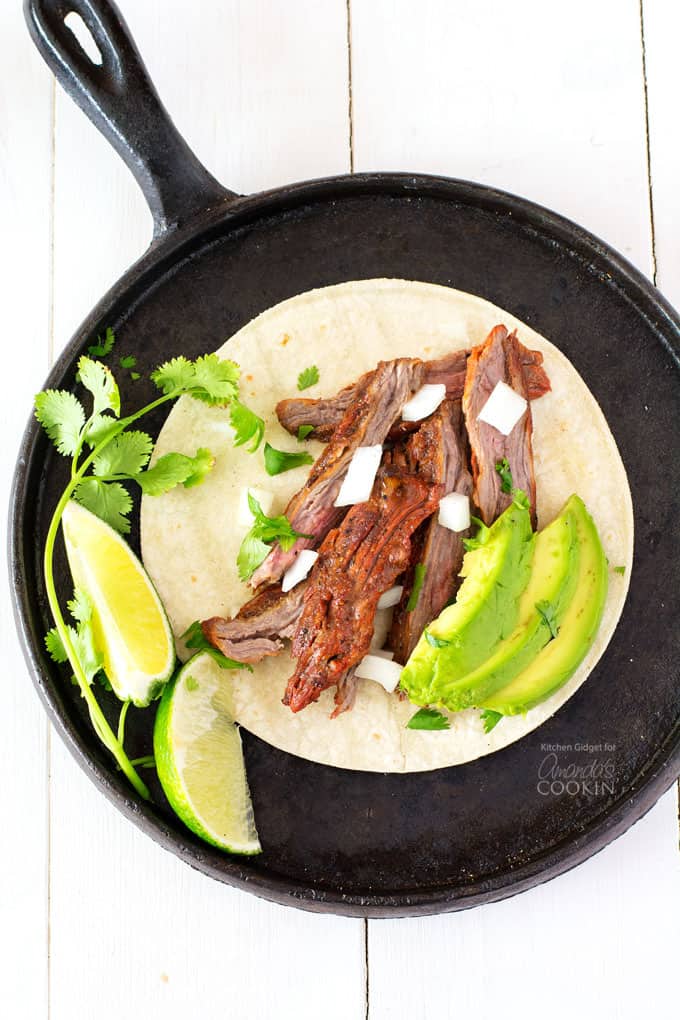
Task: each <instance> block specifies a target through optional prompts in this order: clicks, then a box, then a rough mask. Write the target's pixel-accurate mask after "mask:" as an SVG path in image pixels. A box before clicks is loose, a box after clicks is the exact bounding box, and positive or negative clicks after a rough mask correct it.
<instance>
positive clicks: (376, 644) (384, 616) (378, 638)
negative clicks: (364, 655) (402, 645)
mask: <svg viewBox="0 0 680 1020" xmlns="http://www.w3.org/2000/svg"><path fill="white" fill-rule="evenodd" d="M393 615H394V614H393V611H392V609H376V611H375V616H374V617H373V637H372V638H371V646H370V648H369V651H370V652H375V651H376V649H378V648H382V647H383V645H384V644H385V642H386V641H387V635H388V634H389V632H390V627H391V626H392V616H393Z"/></svg>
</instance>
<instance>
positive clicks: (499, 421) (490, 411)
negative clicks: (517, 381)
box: [477, 382, 529, 436]
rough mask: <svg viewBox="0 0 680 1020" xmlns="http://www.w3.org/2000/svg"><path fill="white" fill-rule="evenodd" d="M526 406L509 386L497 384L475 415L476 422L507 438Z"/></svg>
mask: <svg viewBox="0 0 680 1020" xmlns="http://www.w3.org/2000/svg"><path fill="white" fill-rule="evenodd" d="M528 406H529V405H528V404H527V402H526V400H525V399H524V397H521V396H520V395H519V393H515V391H514V390H513V389H511V387H510V386H508V385H507V384H506V383H504V382H497V383H496V385H495V386H494V388H493V389H492V391H491V393H490V394H489V397H488V399H487V401H486V403H485V404H484V407H483V408H482V409H481V411H480V412H479V414H478V415H477V420H478V421H484V422H486V424H487V425H491V426H492V427H493V428H495V429H497V430H498V431H499V432H502V433H503V435H504V436H509V435H510V433H511V432H512V430H513V429H514V427H515V425H516V424H517V422H518V421H519V420H520V418H521V417H522V415H523V414H524V412H525V411H526V409H527V407H528Z"/></svg>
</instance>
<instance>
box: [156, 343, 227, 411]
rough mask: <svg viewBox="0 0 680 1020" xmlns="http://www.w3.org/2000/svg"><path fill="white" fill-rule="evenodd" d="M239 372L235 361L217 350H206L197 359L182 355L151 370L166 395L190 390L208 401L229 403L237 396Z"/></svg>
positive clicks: (198, 397) (209, 402) (197, 398)
mask: <svg viewBox="0 0 680 1020" xmlns="http://www.w3.org/2000/svg"><path fill="white" fill-rule="evenodd" d="M240 374H241V369H240V368H239V366H238V365H237V364H236V362H235V361H229V360H227V359H226V358H220V357H218V355H217V354H204V355H202V356H201V357H200V358H197V359H196V361H189V359H188V358H185V357H183V356H182V355H180V357H178V358H172V359H171V360H170V361H166V362H165V364H164V365H161V366H160V368H157V369H156V370H155V372H152V373H151V379H152V381H153V382H154V383H155V384H156V386H158V388H159V389H160V390H162V391H163V393H165V394H166V396H167V395H170V394H173V395H177V396H179V394H180V393H190V394H191V396H192V397H195V398H196V400H202V401H203V402H204V403H206V404H228V403H229V401H231V400H234V399H236V398H237V397H238V380H239V376H240Z"/></svg>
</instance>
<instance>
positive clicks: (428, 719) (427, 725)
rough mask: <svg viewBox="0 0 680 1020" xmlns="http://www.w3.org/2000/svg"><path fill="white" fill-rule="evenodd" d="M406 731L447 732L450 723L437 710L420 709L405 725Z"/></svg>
mask: <svg viewBox="0 0 680 1020" xmlns="http://www.w3.org/2000/svg"><path fill="white" fill-rule="evenodd" d="M406 728H407V729H408V730H448V729H450V728H451V723H450V722H449V720H448V719H447V718H446V716H445V715H444V713H443V712H440V711H439V709H438V708H420V709H419V710H418V711H417V712H416V714H415V715H412V716H411V718H410V719H409V721H408V722H407V723H406Z"/></svg>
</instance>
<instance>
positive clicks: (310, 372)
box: [297, 365, 319, 390]
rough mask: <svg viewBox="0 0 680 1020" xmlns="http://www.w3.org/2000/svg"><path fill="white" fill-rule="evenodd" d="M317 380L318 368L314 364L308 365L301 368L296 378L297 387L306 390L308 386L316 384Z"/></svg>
mask: <svg viewBox="0 0 680 1020" xmlns="http://www.w3.org/2000/svg"><path fill="white" fill-rule="evenodd" d="M318 381H319V369H318V368H317V367H316V365H310V366H309V367H308V368H303V369H302V371H301V372H300V374H299V376H298V379H297V388H298V389H299V390H308V389H309V387H310V386H314V385H316V383H318Z"/></svg>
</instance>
